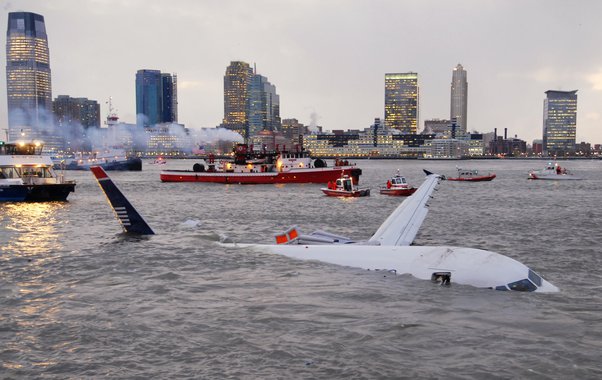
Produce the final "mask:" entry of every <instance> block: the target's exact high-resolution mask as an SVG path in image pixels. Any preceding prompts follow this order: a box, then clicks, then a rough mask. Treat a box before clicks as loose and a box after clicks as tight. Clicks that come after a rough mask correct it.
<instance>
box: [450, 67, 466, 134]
mask: <svg viewBox="0 0 602 380" xmlns="http://www.w3.org/2000/svg"><path fill="white" fill-rule="evenodd" d="M450 109H451V111H450V120H454V119H455V120H456V125H457V126H458V130H457V131H456V135H465V134H466V132H468V127H467V125H468V123H467V116H468V82H467V80H466V71H465V70H464V68H463V67H462V65H461V64H459V63H458V66H456V67H455V68H454V71H453V73H452V81H451V107H450Z"/></svg>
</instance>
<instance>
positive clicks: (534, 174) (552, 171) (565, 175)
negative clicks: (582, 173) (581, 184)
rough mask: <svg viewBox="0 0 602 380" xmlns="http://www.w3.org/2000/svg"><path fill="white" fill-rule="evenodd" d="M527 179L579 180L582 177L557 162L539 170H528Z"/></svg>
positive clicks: (549, 163)
mask: <svg viewBox="0 0 602 380" xmlns="http://www.w3.org/2000/svg"><path fill="white" fill-rule="evenodd" d="M528 178H529V179H544V180H552V181H565V180H579V179H582V178H581V177H578V176H576V175H574V174H573V173H571V172H569V171H568V170H567V169H566V168H563V167H561V166H560V165H558V163H551V162H548V164H547V165H546V166H545V167H544V168H543V169H541V170H531V171H529V177H528Z"/></svg>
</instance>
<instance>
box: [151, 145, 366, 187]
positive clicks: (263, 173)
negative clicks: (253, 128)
mask: <svg viewBox="0 0 602 380" xmlns="http://www.w3.org/2000/svg"><path fill="white" fill-rule="evenodd" d="M233 155H234V159H233V160H220V161H219V162H216V161H215V158H214V157H213V156H211V155H210V156H209V157H208V159H207V160H206V161H203V162H202V163H196V164H194V165H193V167H192V170H163V171H161V181H163V182H213V183H228V184H272V183H327V182H329V181H335V180H336V179H337V178H339V177H341V175H343V173H349V176H350V178H351V179H352V181H353V183H354V184H357V183H358V182H359V176H360V175H361V174H362V170H361V169H360V168H357V167H356V166H355V165H350V164H349V162H347V161H346V160H336V161H335V165H334V166H333V167H328V165H327V164H326V162H325V161H324V160H322V159H320V158H318V159H315V160H313V159H312V158H311V157H310V156H309V152H308V151H305V150H301V151H295V152H288V151H284V150H283V151H278V150H276V151H273V152H268V151H265V150H264V151H259V152H256V151H253V146H252V145H251V146H250V147H249V146H248V145H247V144H237V145H236V147H235V148H234V152H233Z"/></svg>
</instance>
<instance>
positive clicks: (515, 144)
mask: <svg viewBox="0 0 602 380" xmlns="http://www.w3.org/2000/svg"><path fill="white" fill-rule="evenodd" d="M489 154H491V155H494V156H509V157H519V156H524V155H526V154H527V142H526V141H523V140H521V139H519V138H518V136H516V135H515V136H514V138H508V128H504V137H502V136H497V128H496V132H495V137H494V139H493V140H492V141H490V142H489Z"/></svg>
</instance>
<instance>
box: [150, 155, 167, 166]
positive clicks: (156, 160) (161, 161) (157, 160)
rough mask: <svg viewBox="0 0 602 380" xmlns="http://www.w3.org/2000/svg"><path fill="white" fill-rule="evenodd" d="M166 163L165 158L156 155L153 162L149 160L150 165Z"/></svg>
mask: <svg viewBox="0 0 602 380" xmlns="http://www.w3.org/2000/svg"><path fill="white" fill-rule="evenodd" d="M166 163H167V160H166V159H165V158H163V157H157V158H155V160H154V161H153V162H151V164H152V165H165V164H166Z"/></svg>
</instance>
